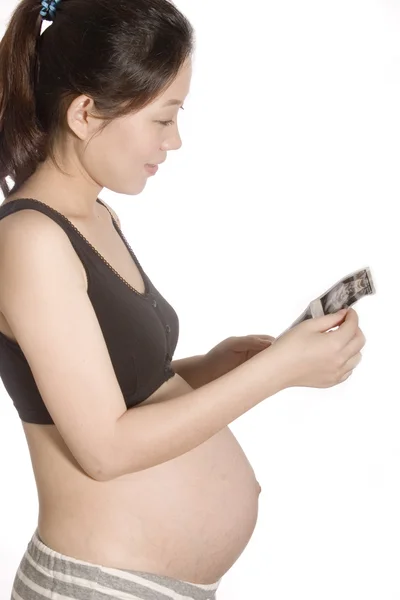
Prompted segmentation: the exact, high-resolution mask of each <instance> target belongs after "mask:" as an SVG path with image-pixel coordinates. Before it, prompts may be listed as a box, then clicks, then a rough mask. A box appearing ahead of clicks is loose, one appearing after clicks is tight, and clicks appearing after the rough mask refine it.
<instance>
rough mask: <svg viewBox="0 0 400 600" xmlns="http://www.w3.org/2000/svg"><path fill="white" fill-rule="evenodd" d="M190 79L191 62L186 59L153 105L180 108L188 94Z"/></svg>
mask: <svg viewBox="0 0 400 600" xmlns="http://www.w3.org/2000/svg"><path fill="white" fill-rule="evenodd" d="M191 79H192V61H191V60H190V59H188V60H187V61H186V62H185V63H184V65H183V66H182V68H181V70H180V71H179V73H178V75H177V76H176V78H175V79H174V81H173V82H172V83H171V84H170V85H169V87H168V88H166V90H165V91H164V92H163V93H162V94H161V95H160V96H159V97H158V98H157V99H156V100H155V101H154V104H157V106H161V107H164V106H165V107H168V106H178V105H179V106H180V105H181V104H183V102H184V100H185V98H186V96H187V95H188V94H189V90H190V83H191Z"/></svg>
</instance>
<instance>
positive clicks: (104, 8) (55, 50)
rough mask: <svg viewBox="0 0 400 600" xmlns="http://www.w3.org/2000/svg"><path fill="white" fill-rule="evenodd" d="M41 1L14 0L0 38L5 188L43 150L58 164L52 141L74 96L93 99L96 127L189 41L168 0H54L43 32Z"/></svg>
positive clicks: (141, 101) (149, 93)
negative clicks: (56, 2)
mask: <svg viewBox="0 0 400 600" xmlns="http://www.w3.org/2000/svg"><path fill="white" fill-rule="evenodd" d="M41 8H42V6H41V2H40V0H22V2H20V3H19V4H18V6H17V8H16V9H15V11H14V12H13V14H12V16H11V19H10V21H9V23H8V27H7V30H6V32H5V35H4V37H3V38H2V40H1V42H0V187H1V190H2V192H3V194H4V196H5V197H7V196H8V195H9V194H10V193H11V192H15V191H16V190H17V189H18V188H19V187H20V185H22V183H23V182H24V181H26V179H27V178H28V177H30V175H32V174H33V173H34V172H35V170H36V168H37V166H38V164H39V163H40V162H42V161H44V160H45V159H46V158H47V156H50V157H51V159H52V161H53V162H54V164H56V165H57V162H56V158H55V155H54V148H55V143H56V142H57V141H58V140H59V138H60V136H62V134H63V132H65V130H66V127H67V122H66V113H67V110H68V108H69V106H70V104H71V102H72V101H73V100H74V99H75V98H77V97H78V96H80V95H81V94H85V95H87V96H89V97H90V98H92V99H93V101H94V106H95V108H96V111H97V112H98V114H99V115H101V116H99V117H98V118H102V119H105V122H104V123H103V124H102V125H101V128H100V130H99V132H100V131H101V130H102V129H104V127H106V126H107V125H108V124H109V123H110V122H111V121H112V120H113V119H114V118H116V117H122V116H124V115H127V114H129V113H132V112H135V111H137V110H140V109H142V108H144V107H145V106H147V105H148V104H149V103H150V102H152V101H153V100H155V99H156V98H157V97H158V96H159V95H160V94H161V93H162V92H163V91H164V90H165V89H166V88H167V87H168V86H169V85H170V84H171V83H172V81H173V80H174V79H175V77H176V76H177V74H178V72H179V70H180V68H181V67H182V66H183V64H184V63H185V61H186V59H187V58H189V57H190V56H191V54H192V52H193V49H194V31H193V28H192V26H191V24H190V23H189V21H188V20H187V19H186V17H185V16H184V15H183V14H182V13H181V12H180V11H179V10H178V9H177V8H176V7H175V6H174V5H173V4H172V2H170V1H169V0H62V1H61V3H60V4H59V5H58V7H57V13H56V17H55V20H54V22H52V23H51V24H50V25H49V26H48V27H47V28H46V29H45V30H44V31H43V33H42V35H40V32H41V27H42V17H41V16H40V14H39V13H40V10H41ZM57 167H58V165H57ZM58 168H59V167H58ZM8 176H9V177H11V178H12V179H13V180H14V184H15V185H14V188H13V189H12V190H11V191H10V190H9V187H8V185H7V182H6V177H8Z"/></svg>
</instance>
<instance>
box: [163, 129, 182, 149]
mask: <svg viewBox="0 0 400 600" xmlns="http://www.w3.org/2000/svg"><path fill="white" fill-rule="evenodd" d="M179 148H182V139H181V136H180V135H179V131H178V129H177V128H175V132H174V133H173V134H171V135H170V136H169V137H168V139H166V140H164V142H163V144H162V146H161V149H162V150H163V151H165V152H167V151H168V150H179Z"/></svg>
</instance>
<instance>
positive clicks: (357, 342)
mask: <svg viewBox="0 0 400 600" xmlns="http://www.w3.org/2000/svg"><path fill="white" fill-rule="evenodd" d="M365 343H366V339H365V335H364V334H363V332H362V331H361V329H357V331H356V334H355V336H353V338H352V339H351V340H350V341H349V342H348V344H347V345H346V346H345V347H344V348H343V353H342V355H343V360H344V361H346V362H347V361H348V360H350V359H351V357H352V356H354V355H355V354H358V352H360V351H361V350H362V349H363V348H364V346H365Z"/></svg>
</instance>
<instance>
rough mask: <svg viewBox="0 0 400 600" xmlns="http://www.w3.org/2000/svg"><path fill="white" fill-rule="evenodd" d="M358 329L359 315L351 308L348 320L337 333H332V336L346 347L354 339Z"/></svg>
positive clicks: (340, 326) (347, 316)
mask: <svg viewBox="0 0 400 600" xmlns="http://www.w3.org/2000/svg"><path fill="white" fill-rule="evenodd" d="M357 329H358V314H357V313H356V311H355V310H354V309H353V308H349V310H348V312H347V315H346V319H345V320H344V321H343V323H342V324H341V325H339V327H338V328H337V330H336V331H332V332H331V333H330V335H332V336H334V337H336V339H338V340H339V341H340V343H341V344H342V346H343V347H344V346H346V345H347V344H348V343H349V342H350V340H352V339H353V337H354V336H355V334H356V333H357Z"/></svg>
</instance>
